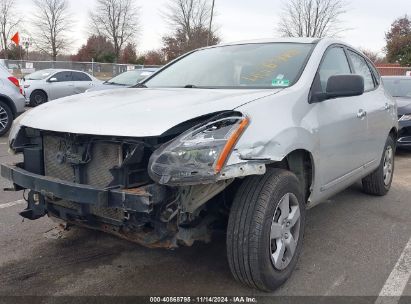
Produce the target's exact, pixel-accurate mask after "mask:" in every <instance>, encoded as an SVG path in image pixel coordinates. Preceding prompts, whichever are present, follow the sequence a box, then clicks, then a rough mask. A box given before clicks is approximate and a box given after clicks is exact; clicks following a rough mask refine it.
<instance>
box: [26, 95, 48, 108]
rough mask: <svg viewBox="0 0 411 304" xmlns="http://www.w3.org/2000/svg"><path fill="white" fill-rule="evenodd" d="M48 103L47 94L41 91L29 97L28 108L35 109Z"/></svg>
mask: <svg viewBox="0 0 411 304" xmlns="http://www.w3.org/2000/svg"><path fill="white" fill-rule="evenodd" d="M47 101H48V98H47V94H46V93H44V92H43V91H34V92H33V93H31V95H30V106H32V107H36V106H39V105H41V104H43V103H46V102H47Z"/></svg>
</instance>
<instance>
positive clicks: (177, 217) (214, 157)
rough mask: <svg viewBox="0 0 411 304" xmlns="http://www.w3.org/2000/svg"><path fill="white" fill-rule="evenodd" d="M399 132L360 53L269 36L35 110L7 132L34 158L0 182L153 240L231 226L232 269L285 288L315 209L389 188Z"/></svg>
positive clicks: (39, 205) (36, 208) (15, 147)
mask: <svg viewBox="0 0 411 304" xmlns="http://www.w3.org/2000/svg"><path fill="white" fill-rule="evenodd" d="M50 113H51V115H50ZM45 118H46V119H45ZM397 132H398V119H397V107H396V103H395V100H394V99H393V98H392V97H391V96H389V94H387V92H386V91H385V89H384V86H383V85H381V79H380V75H379V74H378V72H377V70H376V69H375V67H374V65H373V64H372V63H371V61H370V60H368V59H367V58H366V57H365V56H364V55H363V54H362V53H361V52H359V51H357V50H355V49H354V48H352V47H351V46H349V45H346V44H344V43H342V42H340V41H338V40H333V39H311V38H305V39H304V38H300V39H291V38H287V39H272V40H258V41H249V42H240V43H233V44H225V45H219V46H214V47H208V48H204V49H200V50H196V51H193V52H190V53H189V54H186V55H185V56H183V57H181V58H180V59H179V60H177V61H174V62H172V63H171V64H169V65H168V66H166V67H165V68H164V69H162V70H161V71H159V72H158V73H155V74H154V75H152V76H151V77H149V78H148V79H146V80H145V81H143V82H142V83H141V84H140V85H139V86H138V88H127V89H122V90H121V89H120V90H114V91H107V92H91V93H86V94H82V95H81V96H75V97H74V96H73V97H67V98H63V99H60V100H57V101H55V102H53V103H49V104H44V105H42V106H40V107H38V108H36V109H33V110H31V111H29V112H27V113H26V114H25V115H24V116H23V117H22V118H21V119H19V120H18V121H16V122H15V124H14V127H13V132H11V133H10V138H9V142H10V149H11V151H14V152H15V153H21V154H23V155H24V160H23V161H22V162H21V163H19V164H9V165H7V164H4V165H2V166H1V175H2V176H3V177H4V178H6V179H8V180H10V181H11V182H12V183H13V184H14V185H15V187H16V189H15V190H16V191H20V190H25V189H27V190H28V193H27V198H28V199H27V200H28V205H27V208H26V210H24V211H23V212H22V213H21V215H22V216H23V217H25V218H28V219H31V220H36V219H39V218H41V217H43V216H50V217H53V218H57V219H59V220H62V221H64V222H66V223H68V224H72V225H79V226H83V227H88V228H91V229H97V230H102V231H105V232H108V233H112V234H114V235H116V236H119V237H123V238H125V239H127V240H131V241H135V242H137V243H139V244H142V245H145V246H148V247H153V248H159V247H163V248H176V247H178V246H184V245H187V246H191V245H193V243H194V242H195V241H206V242H207V241H209V240H210V238H211V236H212V235H213V231H214V230H215V229H225V232H226V234H227V255H228V262H229V265H230V268H231V271H232V273H233V275H234V277H235V278H236V279H237V280H238V281H240V282H242V283H243V284H246V285H248V286H250V287H253V288H257V289H260V290H263V291H272V290H275V289H276V288H278V287H279V286H280V285H281V284H283V283H284V282H285V281H286V280H287V279H288V278H289V277H290V276H291V274H292V272H293V270H294V269H295V267H296V265H297V260H298V257H299V255H300V253H301V251H302V247H303V238H304V230H305V223H306V209H308V208H311V207H314V206H316V205H318V204H319V203H321V202H324V201H326V200H327V199H328V198H330V197H331V196H333V195H335V194H337V193H339V192H340V191H342V190H344V189H346V188H347V187H348V186H350V185H352V184H354V183H356V182H357V181H359V180H362V184H363V191H364V192H365V193H367V194H371V195H377V196H383V195H386V194H387V193H388V191H389V190H390V188H391V183H392V179H393V174H394V154H395V149H396V140H397ZM334 211H335V210H334ZM350 212H353V213H355V207H353V208H352V210H350ZM324 233H325V234H326V233H327V231H324ZM336 241H338V240H336ZM358 242H359V241H358ZM359 243H360V242H359Z"/></svg>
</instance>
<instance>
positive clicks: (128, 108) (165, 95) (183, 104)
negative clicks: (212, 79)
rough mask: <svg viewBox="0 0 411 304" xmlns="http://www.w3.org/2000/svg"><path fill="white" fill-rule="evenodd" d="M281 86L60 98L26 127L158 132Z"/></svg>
mask: <svg viewBox="0 0 411 304" xmlns="http://www.w3.org/2000/svg"><path fill="white" fill-rule="evenodd" d="M279 91H280V90H209V89H120V90H110V91H101V92H91V93H86V94H82V95H74V96H70V97H66V98H62V99H58V100H55V101H52V102H49V103H46V104H44V105H41V106H39V107H37V108H35V109H33V110H31V111H29V112H28V113H27V114H26V115H25V116H24V117H23V118H22V120H21V124H22V125H23V126H26V127H30V128H34V129H40V130H48V131H55V132H67V133H74V134H88V135H108V136H126V137H149V136H159V135H161V134H163V133H165V132H166V131H168V130H169V129H171V128H172V127H174V126H176V125H179V124H180V123H183V122H185V121H188V120H190V119H193V118H197V117H200V116H203V115H206V114H210V113H214V112H218V111H224V110H233V109H236V108H238V107H239V106H241V105H243V104H245V103H248V102H251V101H253V100H256V99H259V98H262V97H265V96H269V95H272V94H276V93H278V92H279Z"/></svg>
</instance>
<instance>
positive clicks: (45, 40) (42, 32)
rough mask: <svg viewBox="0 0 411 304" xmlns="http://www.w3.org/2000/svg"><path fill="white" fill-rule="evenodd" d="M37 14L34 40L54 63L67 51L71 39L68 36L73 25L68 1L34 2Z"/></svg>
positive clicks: (38, 0)
mask: <svg viewBox="0 0 411 304" xmlns="http://www.w3.org/2000/svg"><path fill="white" fill-rule="evenodd" d="M33 2H34V5H35V9H36V11H35V13H34V18H33V26H34V31H35V33H34V34H35V37H36V39H35V40H34V42H35V45H36V46H37V47H38V49H39V50H40V51H42V52H44V53H47V54H49V55H50V56H51V57H52V59H53V61H56V60H57V56H58V55H60V54H61V52H62V51H64V50H66V49H67V47H68V45H69V42H70V39H69V38H68V36H67V34H68V33H69V29H70V27H71V25H72V20H71V19H70V17H69V6H68V1H67V0H33Z"/></svg>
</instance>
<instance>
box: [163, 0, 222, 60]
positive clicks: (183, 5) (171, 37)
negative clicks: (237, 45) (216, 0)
mask: <svg viewBox="0 0 411 304" xmlns="http://www.w3.org/2000/svg"><path fill="white" fill-rule="evenodd" d="M163 16H164V18H165V19H166V21H167V22H168V23H169V25H170V28H173V33H170V34H168V35H165V36H164V37H163V44H164V46H163V52H164V53H165V55H166V57H167V60H172V59H174V58H176V57H178V56H180V55H182V54H184V53H186V52H189V51H191V50H193V49H197V48H200V47H204V46H207V45H209V44H211V45H214V44H217V43H219V42H220V38H219V37H218V35H217V33H216V31H215V30H214V29H213V28H212V27H210V25H211V18H212V17H213V1H210V0H171V1H170V4H169V5H168V6H167V8H166V11H165V12H163Z"/></svg>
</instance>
